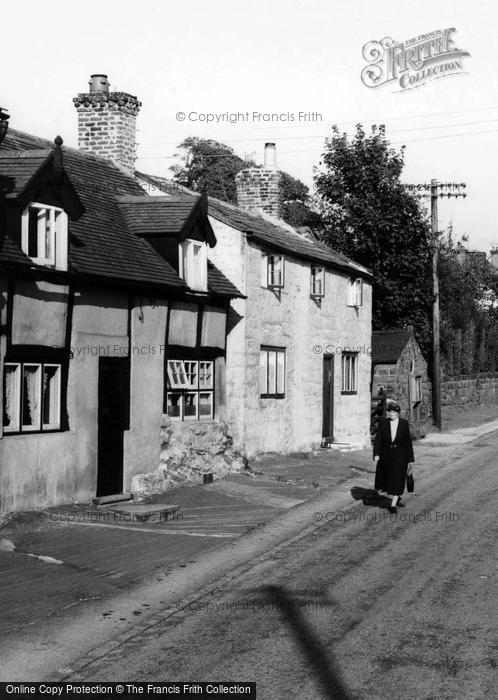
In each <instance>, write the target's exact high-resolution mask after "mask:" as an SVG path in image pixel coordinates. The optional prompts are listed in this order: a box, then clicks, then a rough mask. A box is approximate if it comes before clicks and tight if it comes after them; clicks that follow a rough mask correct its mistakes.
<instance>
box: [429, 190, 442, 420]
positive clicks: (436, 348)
mask: <svg viewBox="0 0 498 700" xmlns="http://www.w3.org/2000/svg"><path fill="white" fill-rule="evenodd" d="M437 224H438V221H437V180H431V246H432V295H433V301H432V363H433V370H432V380H433V381H432V419H433V423H434V425H435V426H436V427H437V428H439V430H441V347H440V337H441V334H440V329H439V325H440V324H439V267H438V265H439V239H438V230H437Z"/></svg>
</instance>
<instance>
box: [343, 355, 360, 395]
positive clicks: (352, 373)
mask: <svg viewBox="0 0 498 700" xmlns="http://www.w3.org/2000/svg"><path fill="white" fill-rule="evenodd" d="M357 392H358V353H356V352H345V353H343V354H342V388H341V393H342V394H356V393H357Z"/></svg>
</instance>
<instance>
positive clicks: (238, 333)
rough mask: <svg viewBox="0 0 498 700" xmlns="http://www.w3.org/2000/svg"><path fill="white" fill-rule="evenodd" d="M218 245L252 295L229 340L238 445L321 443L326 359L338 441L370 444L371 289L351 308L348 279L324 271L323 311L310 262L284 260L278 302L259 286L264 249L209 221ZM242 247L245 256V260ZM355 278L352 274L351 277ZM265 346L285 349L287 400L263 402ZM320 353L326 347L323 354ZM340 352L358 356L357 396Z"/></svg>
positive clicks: (230, 407)
mask: <svg viewBox="0 0 498 700" xmlns="http://www.w3.org/2000/svg"><path fill="white" fill-rule="evenodd" d="M211 223H212V225H213V228H214V231H215V235H216V238H217V241H218V243H217V245H216V247H215V248H214V249H212V250H211V251H210V252H209V255H210V258H211V259H212V260H213V262H214V263H215V265H217V266H218V267H219V268H220V269H221V270H222V271H223V272H224V274H225V275H226V276H227V277H228V278H229V279H230V280H231V281H232V282H233V283H234V284H236V285H237V287H238V288H239V289H240V290H241V291H242V292H243V293H244V294H245V295H247V297H248V299H247V300H239V301H238V302H237V303H236V304H233V305H234V306H236V308H237V311H238V313H240V314H241V315H242V316H243V320H241V321H240V322H239V323H238V325H237V326H236V327H235V328H234V329H233V330H232V331H231V332H230V334H229V336H228V341H227V367H226V376H227V386H226V388H227V420H228V421H229V423H230V424H231V426H232V428H233V433H234V440H235V446H236V447H237V448H238V449H240V450H242V451H243V452H244V453H245V454H247V455H248V456H252V455H254V454H257V453H260V452H273V451H276V452H283V453H285V452H287V453H288V452H296V451H301V450H309V449H311V448H313V447H316V446H318V445H320V442H321V437H322V392H323V385H322V382H323V353H324V352H328V353H330V354H333V355H334V356H335V361H334V436H335V439H336V442H344V443H354V444H358V445H362V446H367V445H368V444H369V424H370V373H371V357H370V354H369V348H370V344H371V286H370V285H369V284H365V285H364V295H363V306H362V307H360V308H359V309H355V308H354V307H351V306H348V304H347V302H348V294H349V284H350V277H349V276H348V275H347V274H341V273H337V272H332V271H327V272H326V280H325V298H324V299H323V300H322V304H321V307H319V306H317V304H316V303H315V302H314V301H313V300H312V299H311V298H310V293H309V290H310V267H311V264H310V263H306V262H301V261H298V260H296V259H292V258H286V261H285V287H284V289H283V290H282V291H281V296H280V299H278V298H277V297H276V295H275V294H274V293H273V292H272V291H270V290H268V289H265V288H263V287H262V286H261V257H262V250H261V249H260V248H258V247H256V246H254V245H252V244H248V242H247V240H245V236H244V234H242V233H241V232H239V231H235V230H234V229H232V228H231V227H229V226H227V225H225V224H222V223H220V222H218V221H216V220H215V219H211ZM241 248H242V249H243V250H242V254H241ZM353 276H354V275H353ZM261 345H271V346H280V347H285V348H286V395H285V398H284V399H261V398H260V388H259V352H260V346H261ZM319 348H321V349H319ZM343 349H346V350H347V349H350V350H356V349H358V350H359V354H358V369H359V376H358V393H357V394H354V395H344V394H341V382H342V376H341V354H342V350H343Z"/></svg>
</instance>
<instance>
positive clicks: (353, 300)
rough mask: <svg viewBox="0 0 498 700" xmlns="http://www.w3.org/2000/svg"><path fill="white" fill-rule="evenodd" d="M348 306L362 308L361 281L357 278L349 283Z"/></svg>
mask: <svg viewBox="0 0 498 700" xmlns="http://www.w3.org/2000/svg"><path fill="white" fill-rule="evenodd" d="M348 304H349V306H356V307H359V306H363V280H362V279H361V277H357V278H356V279H355V280H352V281H351V285H350V288H349V302H348Z"/></svg>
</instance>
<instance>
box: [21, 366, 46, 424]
mask: <svg viewBox="0 0 498 700" xmlns="http://www.w3.org/2000/svg"><path fill="white" fill-rule="evenodd" d="M40 373H41V367H40V365H24V373H23V374H24V376H23V396H22V424H23V427H27V428H32V429H34V430H37V429H39V428H40V388H41V387H40V384H41V382H40Z"/></svg>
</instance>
